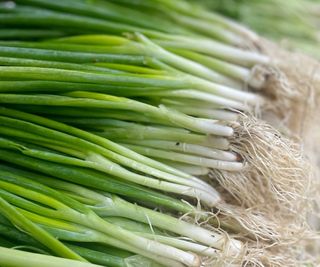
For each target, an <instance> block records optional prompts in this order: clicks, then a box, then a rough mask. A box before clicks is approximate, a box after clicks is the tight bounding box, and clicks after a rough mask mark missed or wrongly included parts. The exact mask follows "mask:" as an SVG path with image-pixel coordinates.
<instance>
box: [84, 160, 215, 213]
mask: <svg viewBox="0 0 320 267" xmlns="http://www.w3.org/2000/svg"><path fill="white" fill-rule="evenodd" d="M87 160H88V162H91V166H92V168H94V169H96V170H99V171H102V172H105V173H108V174H111V175H115V176H117V177H121V178H122V179H125V180H128V181H131V182H134V183H137V184H140V185H144V186H147V187H150V188H154V189H157V190H163V191H167V192H171V193H175V194H180V195H185V196H189V197H193V198H196V199H200V200H201V201H202V202H203V203H205V204H206V205H208V206H209V207H213V206H215V205H216V204H217V202H219V201H220V197H218V196H217V195H212V194H211V193H209V192H207V191H204V190H202V189H198V188H194V187H192V186H185V185H180V184H175V183H171V182H166V181H162V180H158V179H153V178H150V177H147V176H142V175H139V174H136V173H133V172H130V171H128V170H126V169H125V168H122V167H121V166H119V165H118V164H115V163H113V162H111V161H109V160H108V159H106V158H104V157H103V156H101V155H99V154H91V155H90V156H89V157H88V158H87Z"/></svg>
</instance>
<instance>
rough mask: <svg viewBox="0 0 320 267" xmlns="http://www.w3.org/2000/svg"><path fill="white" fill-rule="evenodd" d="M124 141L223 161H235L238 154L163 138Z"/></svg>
mask: <svg viewBox="0 0 320 267" xmlns="http://www.w3.org/2000/svg"><path fill="white" fill-rule="evenodd" d="M125 143H127V144H133V145H140V146H146V147H153V148H159V149H164V150H173V151H181V152H184V153H187V154H192V155H198V156H202V157H206V158H211V159H220V160H223V161H237V160H238V156H237V155H236V154H235V153H233V152H229V151H223V150H219V149H214V148H209V147H205V146H201V145H195V144H189V143H183V142H175V141H163V140H143V141H140V140H127V141H126V142H125Z"/></svg>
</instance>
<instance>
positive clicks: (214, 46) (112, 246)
mask: <svg viewBox="0 0 320 267" xmlns="http://www.w3.org/2000/svg"><path fill="white" fill-rule="evenodd" d="M256 38H258V37H257V36H256V35H255V34H253V33H252V32H251V31H248V30H247V29H246V28H244V27H242V26H241V25H238V24H236V23H234V22H232V21H229V20H228V19H225V18H223V17H221V16H220V15H218V14H215V13H211V12H208V11H206V10H205V9H203V8H202V7H201V6H198V5H194V4H191V3H189V2H185V1H180V0H179V1H169V0H156V1H151V0H138V1H126V0H121V1H112V0H110V1H107V0H93V1H85V0H65V1H50V0H17V1H4V2H2V3H0V40H1V41H0V105H1V107H0V214H1V216H0V229H1V231H0V245H1V246H2V247H1V248H0V266H5V267H9V266H35V267H38V266H39V267H40V266H43V267H46V266H63V267H64V266H71V265H72V266H79V267H80V266H83V267H86V266H88V267H90V266H97V265H91V264H89V263H87V262H91V263H93V264H98V265H99V266H115V267H120V266H121V267H136V266H150V267H151V266H170V267H171V266H172V267H175V266H177V267H178V266H181V267H183V266H191V267H193V266H194V267H197V266H241V265H242V264H246V265H248V266H251V265H253V266H254V265H258V264H260V265H265V266H269V265H270V266H277V265H273V264H275V261H279V262H281V263H282V262H288V261H289V260H293V258H292V257H294V256H292V254H291V253H289V252H288V253H287V251H286V248H283V246H282V242H283V241H286V242H289V243H290V242H291V241H295V240H293V236H295V235H296V233H298V232H301V231H302V230H303V227H304V226H305V224H304V219H305V218H304V215H303V213H302V212H301V210H300V208H301V205H302V204H304V203H305V201H306V197H305V194H307V190H306V188H307V186H308V177H307V176H308V175H307V172H306V164H305V162H304V160H303V158H302V156H301V153H300V149H299V148H298V147H297V145H296V144H295V143H293V142H292V141H291V140H289V139H287V138H286V137H283V136H281V134H280V133H279V132H278V131H277V130H275V129H274V128H272V127H271V126H270V125H268V124H267V123H265V122H263V121H260V120H259V119H257V118H255V117H254V116H253V115H252V114H254V113H255V112H256V110H258V109H259V108H261V107H264V106H265V105H269V102H270V101H269V100H268V99H267V98H266V97H265V95H263V94H258V93H256V92H255V91H256V90H260V89H262V88H264V87H265V86H266V84H267V83H268V75H264V74H265V73H263V74H261V73H260V72H258V74H261V75H257V72H256V66H257V65H266V66H271V64H272V62H271V59H270V57H269V56H267V55H264V54H262V53H259V52H258V51H250V50H247V47H248V46H252V45H254V41H255V40H256ZM248 89H249V90H248ZM266 103H268V104H266ZM266 203H268V205H266ZM270 247H271V250H270ZM274 247H275V248H276V249H274V250H273V248H274ZM7 248H16V250H8V249H7ZM18 249H19V251H18ZM20 250H21V251H20ZM30 252H32V253H37V255H36V256H35V257H34V258H33V257H31V255H33V254H30ZM286 253H287V254H286ZM40 254H44V255H40ZM50 255H51V256H50ZM52 256H58V257H60V258H58V257H52ZM29 258H30V261H29ZM61 258H65V259H61ZM70 260H75V262H72V263H71V261H70ZM76 261H82V262H81V263H77V262H76ZM77 264H78V265H77Z"/></svg>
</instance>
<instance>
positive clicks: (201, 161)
mask: <svg viewBox="0 0 320 267" xmlns="http://www.w3.org/2000/svg"><path fill="white" fill-rule="evenodd" d="M122 145H124V146H126V147H128V148H129V149H132V150H134V151H136V152H137V153H140V154H142V155H145V156H149V157H154V158H161V159H167V160H172V161H178V162H182V163H189V164H192V165H196V166H202V167H208V168H213V169H218V170H226V171H241V170H242V169H243V168H244V164H243V163H242V162H230V161H221V160H215V159H209V158H203V157H199V156H193V155H187V154H182V153H177V152H172V151H165V150H160V149H154V148H150V147H145V146H137V145H128V144H122Z"/></svg>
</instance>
